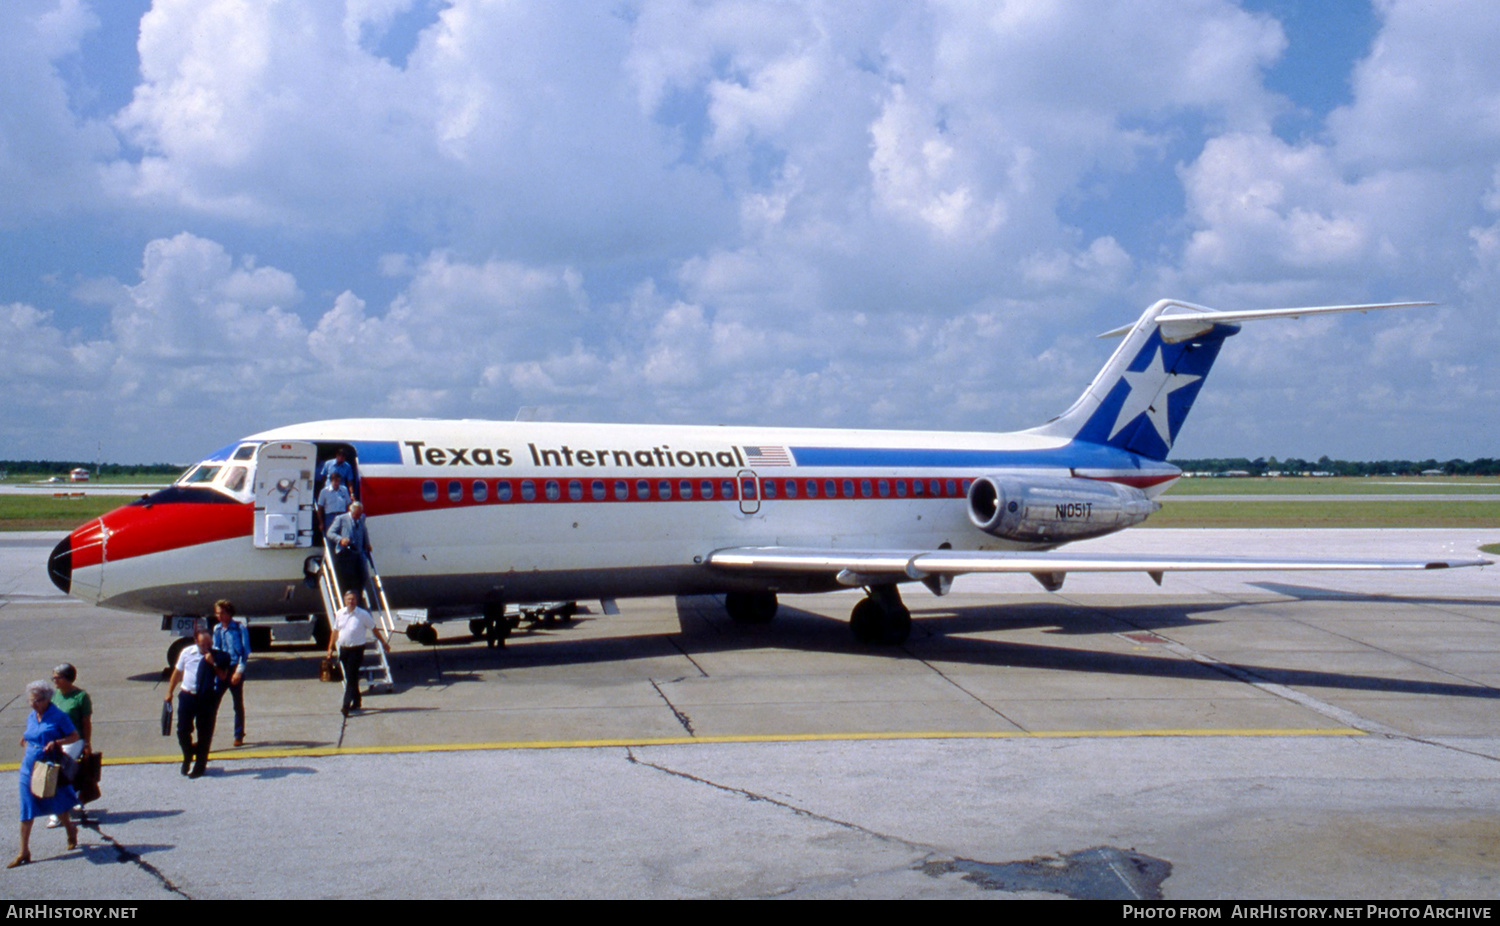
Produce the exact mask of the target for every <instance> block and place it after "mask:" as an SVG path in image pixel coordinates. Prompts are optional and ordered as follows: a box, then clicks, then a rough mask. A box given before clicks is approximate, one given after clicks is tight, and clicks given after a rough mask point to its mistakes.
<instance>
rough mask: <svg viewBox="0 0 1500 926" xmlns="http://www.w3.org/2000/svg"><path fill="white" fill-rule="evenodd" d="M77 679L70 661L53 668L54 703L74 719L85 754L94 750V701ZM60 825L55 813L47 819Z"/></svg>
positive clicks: (48, 821) (50, 826) (50, 823)
mask: <svg viewBox="0 0 1500 926" xmlns="http://www.w3.org/2000/svg"><path fill="white" fill-rule="evenodd" d="M77 680H78V670H77V669H75V668H73V664H72V663H70V662H65V663H63V664H62V665H60V666H58V667H57V668H55V669H53V670H52V684H53V685H55V686H56V688H55V690H54V691H53V692H52V703H53V704H55V705H57V709H58V710H60V711H62V712H63V713H64V714H67V715H68V719H69V720H71V721H73V727H74V729H76V730H77V731H78V735H79V736H80V737H82V738H83V754H84V755H88V754H89V753H91V752H93V751H94V747H93V745H92V743H93V741H94V721H93V717H94V702H92V701H90V700H89V693H88V692H87V691H84V690H83V689H82V688H79V687H78V686H77V685H75V684H73V683H74V682H75V681H77ZM79 809H80V810H81V809H82V808H81V807H80V808H79ZM60 825H61V821H60V820H58V818H57V816H56V815H55V814H54V815H53V816H52V817H50V818H48V820H47V828H48V829H55V828H56V827H58V826H60Z"/></svg>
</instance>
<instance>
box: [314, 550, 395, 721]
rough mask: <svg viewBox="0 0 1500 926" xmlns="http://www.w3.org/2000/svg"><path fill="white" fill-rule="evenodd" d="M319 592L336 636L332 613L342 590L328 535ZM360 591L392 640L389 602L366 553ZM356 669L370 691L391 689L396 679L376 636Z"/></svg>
mask: <svg viewBox="0 0 1500 926" xmlns="http://www.w3.org/2000/svg"><path fill="white" fill-rule="evenodd" d="M318 591H319V592H320V593H321V594H322V596H323V618H324V620H326V621H327V622H328V634H329V639H335V638H336V636H337V633H338V632H337V631H336V630H334V628H333V615H334V613H335V612H336V611H338V610H339V609H341V608H342V607H343V606H344V589H342V588H340V587H339V577H338V573H337V571H336V570H335V569H334V568H333V550H331V549H330V548H329V546H328V540H327V538H324V540H323V566H322V568H321V569H319V570H318ZM363 591H364V605H365V609H366V610H368V611H369V612H370V614H371V615H372V616H373V617H374V618H375V624H376V626H378V627H379V628H380V629H381V630H382V631H384V632H385V638H386V639H387V640H394V639H395V631H396V619H395V616H394V615H393V614H392V613H391V602H390V599H388V598H387V597H386V595H385V585H384V584H383V583H382V582H381V581H380V573H379V571H377V570H376V568H375V560H374V559H372V558H371V557H370V556H368V555H366V556H365V587H364V590H363ZM372 650H373V651H374V654H375V659H374V660H373V661H372V660H371V658H370V652H371V651H372ZM359 672H360V675H362V676H363V677H364V680H365V683H366V684H367V685H368V686H369V688H368V690H369V691H370V692H375V691H377V690H384V691H390V690H391V689H392V688H393V687H395V680H394V679H393V678H392V677H391V661H390V659H389V657H388V656H387V655H386V652H385V647H383V646H381V645H380V641H379V640H378V639H377V640H373V641H371V643H370V645H369V646H366V647H365V661H364V664H363V665H362V666H360V668H359Z"/></svg>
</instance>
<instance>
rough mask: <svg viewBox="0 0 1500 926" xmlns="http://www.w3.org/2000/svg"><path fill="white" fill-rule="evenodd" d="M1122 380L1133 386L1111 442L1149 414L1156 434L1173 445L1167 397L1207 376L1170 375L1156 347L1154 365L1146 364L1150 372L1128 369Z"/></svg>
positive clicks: (1111, 434)
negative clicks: (1123, 429)
mask: <svg viewBox="0 0 1500 926" xmlns="http://www.w3.org/2000/svg"><path fill="white" fill-rule="evenodd" d="M1121 378H1123V379H1124V380H1125V383H1126V384H1127V385H1128V386H1130V394H1129V395H1127V396H1125V404H1124V405H1122V406H1120V414H1119V417H1117V418H1115V427H1114V430H1113V431H1110V432H1109V439H1110V440H1113V439H1114V436H1115V435H1116V434H1119V433H1120V429H1121V428H1123V427H1125V426H1126V425H1127V424H1129V423H1130V422H1132V421H1134V420H1135V419H1136V416H1138V415H1140V414H1141V413H1142V412H1145V413H1146V417H1147V418H1149V419H1151V425H1152V426H1153V427H1155V428H1156V433H1157V434H1159V435H1161V441H1162V443H1164V444H1166V445H1167V446H1168V447H1170V446H1172V423H1171V422H1170V421H1168V420H1167V398H1168V397H1169V396H1171V394H1172V393H1174V392H1176V391H1177V390H1179V389H1181V388H1182V387H1184V386H1186V385H1189V384H1190V383H1195V382H1197V381H1198V380H1200V379H1202V378H1203V377H1201V376H1188V375H1186V374H1184V373H1168V372H1167V371H1166V369H1165V368H1164V367H1163V366H1162V362H1161V349H1160V348H1153V353H1152V357H1151V362H1150V363H1149V364H1147V365H1146V369H1144V370H1141V371H1140V372H1139V373H1132V372H1131V371H1129V370H1126V371H1125V372H1124V373H1122V374H1121Z"/></svg>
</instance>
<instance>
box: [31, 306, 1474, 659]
mask: <svg viewBox="0 0 1500 926" xmlns="http://www.w3.org/2000/svg"><path fill="white" fill-rule="evenodd" d="M1429 304H1430V303H1388V304H1382V305H1355V306H1319V307H1311V308H1297V309H1265V310H1254V311H1239V312H1225V311H1215V310H1211V309H1208V308H1205V307H1203V306H1197V305H1192V304H1190V303H1185V302H1177V301H1174V300H1162V301H1160V302H1157V303H1156V304H1155V305H1153V306H1151V308H1149V309H1147V310H1146V312H1145V314H1143V315H1142V316H1141V317H1140V319H1139V320H1138V321H1137V322H1136V323H1135V324H1134V325H1131V326H1128V327H1126V328H1122V329H1119V330H1117V331H1113V332H1109V335H1112V336H1120V335H1123V336H1124V340H1123V342H1122V343H1121V344H1120V345H1119V347H1118V349H1116V350H1115V352H1114V354H1113V355H1112V356H1111V357H1110V359H1109V362H1108V363H1106V364H1105V365H1104V368H1103V370H1101V371H1100V373H1099V375H1098V376H1097V377H1096V378H1095V379H1094V381H1093V383H1092V384H1091V385H1090V386H1089V387H1088V389H1087V391H1085V392H1084V393H1083V395H1082V397H1081V398H1079V399H1078V401H1077V402H1075V403H1074V404H1073V406H1072V407H1071V408H1069V409H1068V410H1067V411H1066V412H1064V413H1063V414H1062V415H1061V416H1059V417H1057V418H1054V419H1052V420H1051V421H1048V422H1047V423H1045V424H1043V425H1041V426H1039V427H1035V428H1031V429H1030V430H1026V431H1019V432H1014V433H1009V434H989V433H960V432H915V431H872V430H826V429H794V428H744V427H682V426H675V427H674V426H666V425H612V424H562V423H541V422H491V421H432V420H396V419H351V420H342V421H321V422H315V423H311V424H299V425H293V426H289V427H285V428H277V429H274V430H271V431H265V432H263V433H260V434H254V435H251V436H250V437H247V438H245V439H243V440H240V441H237V442H235V443H232V444H229V445H228V446H226V447H224V448H223V449H221V450H218V451H216V452H214V453H213V454H211V455H209V456H208V457H207V458H206V459H204V460H203V461H202V462H201V463H199V464H197V465H196V466H194V467H192V468H191V469H189V470H188V471H187V472H186V473H185V474H184V475H183V476H182V477H181V478H179V479H178V480H177V482H176V483H174V484H173V485H172V486H170V487H168V488H166V489H163V490H161V491H158V492H155V493H154V494H151V495H147V496H144V497H142V498H141V499H139V500H137V501H135V502H132V503H131V504H129V505H127V506H125V507H123V508H119V509H117V510H115V511H112V512H110V513H109V514H106V515H104V516H103V517H101V518H98V519H96V520H93V521H90V522H88V523H87V524H85V525H83V526H82V527H80V528H78V529H77V530H75V531H73V532H72V534H71V535H69V536H68V537H67V538H65V539H64V540H63V541H62V542H61V543H60V544H58V546H57V548H56V549H55V550H54V551H53V553H52V556H51V560H50V565H49V572H50V574H51V577H52V579H53V581H54V582H55V583H56V584H57V585H58V587H59V588H61V589H62V590H63V591H65V592H67V593H70V594H72V595H75V596H77V597H79V598H82V599H84V600H86V601H89V602H92V603H96V604H99V605H103V606H105V607H109V608H118V609H122V610H128V611H142V612H149V613H155V614H164V615H168V616H171V615H204V614H207V613H208V611H209V609H210V608H211V606H212V602H213V601H214V600H215V599H217V598H230V599H233V600H234V602H235V603H236V604H237V605H238V607H239V611H240V614H241V615H245V616H252V617H276V616H294V617H292V618H289V619H296V616H300V617H301V619H302V620H306V619H307V618H306V615H308V614H315V613H317V612H318V611H319V610H320V609H326V608H327V607H328V603H329V602H330V601H337V595H336V594H335V593H336V586H335V587H334V588H327V587H326V579H322V578H320V576H326V575H327V574H328V573H329V572H331V570H326V569H323V568H322V554H323V552H324V548H323V545H322V542H321V539H320V538H319V537H318V535H317V533H316V532H315V531H314V529H313V524H312V513H311V512H312V506H313V501H314V497H315V496H314V490H315V489H316V488H317V487H318V483H319V479H318V476H317V474H318V471H319V466H320V465H321V464H322V463H323V462H324V461H325V460H327V459H328V458H330V457H332V456H333V455H334V453H335V451H336V450H337V449H338V448H344V449H345V452H346V454H349V453H351V452H352V457H353V460H352V462H353V464H354V466H355V467H357V470H356V480H355V485H356V489H357V495H358V497H359V498H360V499H362V501H363V503H364V505H365V508H366V511H367V514H368V522H367V523H368V528H369V537H370V540H371V545H372V556H373V559H374V560H376V561H378V563H379V567H380V568H379V572H378V573H377V575H378V583H375V582H372V583H371V585H370V586H369V589H370V591H371V593H372V594H375V595H377V596H379V595H380V593H381V591H382V590H383V592H384V595H385V596H388V601H389V604H390V606H391V607H394V608H396V609H406V610H405V612H404V613H412V611H413V609H415V610H416V612H417V613H419V614H421V615H422V616H420V617H418V618H417V619H416V620H415V621H413V622H412V624H411V626H409V627H408V628H407V633H408V635H409V636H410V637H411V638H412V639H414V640H418V641H419V642H431V641H432V639H434V638H435V633H434V632H433V631H432V626H431V623H430V622H431V621H432V620H437V619H443V618H446V617H459V616H467V617H471V618H473V620H471V627H473V628H474V629H475V632H476V633H481V632H482V633H484V634H486V635H487V636H488V637H489V638H490V640H491V642H492V644H493V643H494V642H495V640H496V637H497V636H498V637H500V638H502V639H503V636H504V634H505V633H506V632H508V630H509V626H508V624H507V623H506V619H505V604H506V603H511V604H518V603H529V602H542V601H555V600H561V601H572V600H583V599H600V600H603V601H604V602H605V610H606V611H610V610H612V609H611V607H610V604H611V602H612V601H613V599H615V598H621V597H631V596H646V595H682V594H723V595H724V605H725V608H726V609H727V610H728V612H729V614H730V616H731V617H733V618H734V619H735V620H738V621H744V622H751V623H760V622H765V621H769V620H771V618H772V617H773V616H774V615H775V613H776V610H777V594H778V593H807V592H821V591H831V590H836V589H840V588H849V587H861V588H863V589H865V591H866V597H864V598H863V599H861V600H860V601H859V603H858V604H856V605H855V607H854V611H853V614H852V615H851V620H850V624H851V626H852V628H853V631H854V633H855V635H856V636H857V637H858V638H859V639H860V640H862V641H866V642H871V643H886V644H893V643H899V642H901V641H903V640H905V639H906V636H907V634H908V632H909V631H910V628H911V613H910V611H908V609H907V608H906V606H905V605H904V604H903V603H902V601H901V595H900V592H899V587H900V585H901V584H902V583H906V582H921V583H923V584H924V585H926V586H927V588H928V589H930V590H931V591H933V592H934V593H936V594H939V595H941V594H944V593H946V592H947V591H948V589H949V586H950V585H951V583H952V581H953V577H954V576H957V575H961V574H964V573H976V572H988V573H997V572H1009V573H1029V574H1031V575H1032V576H1034V577H1035V578H1036V579H1037V580H1038V581H1040V582H1041V584H1042V585H1043V586H1044V587H1046V588H1047V589H1049V590H1054V591H1055V590H1057V589H1058V588H1060V587H1061V586H1062V583H1063V578H1064V576H1066V575H1067V574H1068V573H1070V572H1144V573H1147V574H1148V575H1150V576H1151V577H1152V578H1153V579H1154V580H1155V581H1156V582H1157V583H1160V582H1161V579H1162V574H1163V573H1166V572H1171V571H1177V570H1188V571H1194V570H1310V569H1355V570H1373V569H1437V568H1445V567H1452V566H1471V565H1474V566H1477V565H1485V564H1487V563H1488V561H1487V560H1483V559H1467V560H1420V559H1413V560H1406V561H1390V560H1319V561H1312V560H1276V559H1237V558H1205V557H1191V556H1184V557H1148V556H1118V555H1100V554H1087V553H1072V554H1070V553H1059V552H1054V551H1055V550H1056V549H1057V548H1058V547H1060V546H1062V545H1063V544H1065V543H1068V542H1070V541H1074V540H1082V539H1084V538H1089V537H1098V536H1101V535H1104V534H1108V533H1112V532H1114V531H1118V530H1121V529H1122V528H1126V527H1129V526H1131V525H1133V524H1139V523H1140V522H1142V521H1144V520H1145V519H1146V518H1147V517H1148V516H1149V515H1150V514H1151V513H1152V512H1154V511H1156V510H1158V509H1159V508H1160V507H1161V505H1160V503H1158V502H1157V501H1155V499H1156V497H1157V496H1159V495H1160V494H1161V493H1162V492H1163V491H1164V490H1166V489H1167V488H1168V487H1169V486H1170V485H1171V484H1172V483H1173V482H1174V481H1175V480H1176V479H1177V478H1178V477H1179V476H1180V475H1181V471H1180V470H1179V469H1177V468H1176V467H1175V466H1172V465H1171V464H1169V463H1167V462H1165V461H1166V457H1167V453H1168V451H1169V450H1170V449H1171V446H1172V441H1173V439H1174V438H1175V437H1176V436H1177V433H1178V431H1179V429H1180V428H1181V427H1182V423H1183V420H1184V419H1185V418H1186V417H1187V414H1188V411H1189V409H1190V408H1191V407H1192V404H1193V400H1194V399H1195V398H1196V397H1197V395H1198V391H1199V390H1200V389H1201V388H1202V387H1203V381H1204V378H1205V377H1206V376H1207V375H1208V371H1209V367H1210V366H1211V365H1212V364H1213V361H1214V358H1215V357H1216V356H1218V353H1219V348H1220V347H1221V346H1222V345H1223V343H1224V339H1225V338H1227V337H1229V336H1230V335H1233V334H1235V333H1237V332H1238V331H1239V325H1240V323H1242V322H1246V321H1253V320H1258V319H1270V318H1282V317H1292V318H1295V317H1299V316H1309V315H1319V314H1324V313H1331V312H1349V311H1367V310H1371V309H1384V308H1395V307H1397V306H1412V305H1429ZM377 584H378V586H379V587H377ZM320 586H322V587H323V591H322V595H321V599H322V600H320V593H319V591H318V590H317V589H318V588H319V587H320ZM164 626H165V621H164Z"/></svg>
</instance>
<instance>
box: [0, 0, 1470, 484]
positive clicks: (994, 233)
mask: <svg viewBox="0 0 1500 926" xmlns="http://www.w3.org/2000/svg"><path fill="white" fill-rule="evenodd" d="M1497 44H1500V6H1497V5H1495V4H1491V3H1483V2H1475V3H1464V2H1458V0H1455V2H1451V3H1443V4H1427V3H1414V2H1398V0H1382V2H1377V3H1374V4H1370V5H1365V4H1360V3H1298V2H1291V0H1255V2H1245V3H1242V4H1236V3H1230V2H1220V0H1174V2H1170V3H1125V2H1122V3H1115V4H1108V5H1101V4H1097V3H1092V2H1087V0H1080V2H1077V3H1067V2H1027V3H917V2H905V0H902V2H889V3H879V2H867V3H844V4H837V3H826V2H792V0H788V2H767V0H756V2H748V0H722V2H693V3H688V2H628V0H627V2H605V3H597V4H589V3H577V4H542V3H520V2H512V3H499V2H489V0H453V2H441V0H346V2H342V3H338V2H330V3H324V4H306V3H299V2H281V0H267V2H262V3H256V4H243V3H239V2H230V0H156V2H143V0H130V2H112V3H109V4H102V3H94V2H88V0H15V2H12V3H8V4H5V5H4V6H3V8H0V46H3V48H0V72H3V74H0V76H3V78H4V79H3V80H0V96H3V97H4V100H3V105H0V242H3V247H0V345H3V351H4V363H3V365H0V402H3V407H4V408H5V414H4V415H3V416H0V458H35V457H53V458H91V457H93V456H95V455H96V454H101V453H102V455H103V457H104V458H106V459H111V460H122V461H154V460H170V461H187V460H190V459H193V458H194V457H196V456H197V455H199V454H200V453H202V452H203V451H205V450H208V449H211V448H213V447H217V446H220V445H222V444H223V443H225V442H226V441H228V440H231V439H233V438H234V437H237V436H239V435H242V434H247V433H251V432H254V431H257V430H260V429H263V428H267V427H272V426H275V425H279V424H286V423H291V422H294V421H301V420H311V419H317V418H328V417H348V416H356V417H357V416H427V417H475V418H501V419H508V418H511V417H513V416H514V415H515V413H516V410H517V409H518V408H519V407H522V406H535V407H537V408H539V409H540V415H541V416H542V417H547V418H552V419H556V420H603V421H650V422H674V423H755V424H785V425H809V426H858V427H891V428H942V429H975V430H1008V429H1014V428H1022V427H1027V426H1030V425H1032V424H1036V423H1038V422H1040V421H1042V420H1044V419H1045V418H1048V417H1050V416H1052V415H1054V414H1056V413H1058V412H1059V411H1061V410H1062V409H1064V408H1065V407H1067V405H1069V404H1070V403H1071V401H1072V400H1073V399H1074V398H1075V397H1076V396H1077V394H1078V393H1079V392H1081V391H1082V389H1083V388H1084V387H1085V386H1086V385H1087V383H1088V381H1089V379H1090V378H1091V377H1092V375H1093V373H1094V372H1095V371H1096V370H1097V368H1098V367H1099V366H1100V365H1101V364H1102V363H1103V361H1104V360H1105V359H1106V357H1107V355H1108V353H1109V350H1110V348H1111V346H1112V344H1111V342H1103V341H1098V340H1096V339H1095V338H1094V337H1093V335H1095V334H1096V333H1098V332H1101V331H1104V330H1108V329H1110V328H1114V327H1116V326H1118V325H1120V324H1123V323H1124V322H1126V321H1128V320H1130V319H1131V318H1134V317H1135V316H1136V315H1138V314H1139V313H1140V311H1141V310H1142V309H1143V308H1144V307H1145V306H1147V305H1149V304H1150V303H1151V302H1153V301H1155V300H1156V299H1158V298H1162V297H1174V298H1180V299H1186V300H1190V301H1194V302H1201V303H1205V304H1209V305H1213V306H1216V307H1222V308H1260V307H1277V306H1287V305H1308V304H1326V303H1339V302H1355V301H1390V300H1405V299H1427V300H1434V301H1438V302H1441V303H1442V305H1441V306H1440V307H1438V308H1434V309H1426V310H1417V311H1408V312H1401V313H1385V314H1383V315H1356V316H1349V317H1343V318H1339V319H1326V320H1324V319H1320V320H1310V321H1303V322H1286V323H1262V324H1260V325H1256V326H1251V327H1248V328H1247V329H1246V331H1245V332H1244V333H1242V334H1241V335H1240V336H1238V337H1236V338H1235V339H1234V340H1233V341H1231V342H1230V343H1229V344H1228V345H1227V346H1226V348H1225V350H1224V352H1223V354H1222V355H1221V358H1220V360H1219V363H1218V365H1217V366H1216V367H1215V369H1214V373H1213V376H1212V377H1211V378H1210V380H1209V382H1208V385H1207V386H1206V387H1205V389H1204V391H1203V393H1202V397H1201V398H1200V400H1199V401H1198V403H1197V407H1196V409H1195V411H1194V414H1193V416H1192V418H1191V419H1190V420H1189V421H1188V423H1187V426H1186V427H1185V429H1184V430H1183V432H1182V434H1181V435H1180V436H1179V440H1178V444H1177V448H1176V453H1177V454H1178V455H1179V456H1210V455H1213V456H1230V455H1251V456H1259V455H1273V454H1274V455H1277V456H1303V457H1309V458H1316V457H1318V456H1321V455H1323V454H1328V455H1330V456H1334V457H1346V458H1394V457H1418V458H1420V457H1428V456H1434V457H1438V458H1449V457H1477V456H1494V455H1496V447H1495V441H1494V436H1495V434H1496V433H1497V432H1500V428H1497V423H1500V422H1497V413H1496V408H1497V405H1500V403H1497V399H1500V383H1497V377H1496V376H1495V363H1494V360H1493V358H1494V356H1495V355H1496V351H1497V348H1500V344H1497V340H1500V338H1497V335H1496V329H1497V325H1496V321H1497V319H1496V312H1495V309H1494V304H1493V299H1492V293H1493V292H1494V290H1495V285H1496V283H1497V282H1500V70H1497V69H1496V68H1494V67H1493V64H1492V61H1493V54H1492V49H1493V48H1494V47H1496V45H1497Z"/></svg>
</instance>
